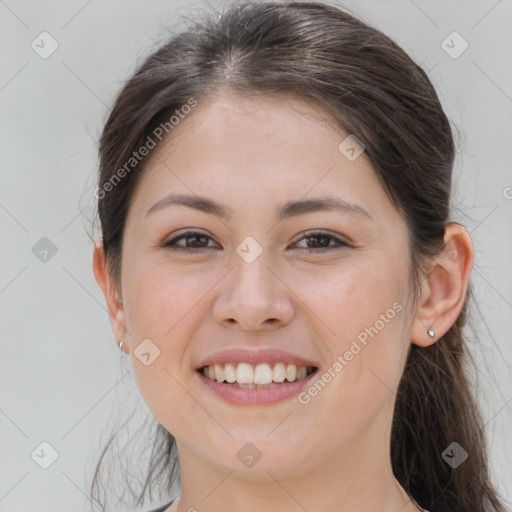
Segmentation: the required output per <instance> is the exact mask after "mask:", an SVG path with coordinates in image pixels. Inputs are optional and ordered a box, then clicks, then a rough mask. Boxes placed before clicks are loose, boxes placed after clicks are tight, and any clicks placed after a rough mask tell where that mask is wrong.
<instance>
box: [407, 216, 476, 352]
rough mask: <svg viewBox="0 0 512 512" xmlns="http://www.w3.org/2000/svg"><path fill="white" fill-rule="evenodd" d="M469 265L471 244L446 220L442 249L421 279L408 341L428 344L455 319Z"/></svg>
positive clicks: (466, 236) (459, 307)
mask: <svg viewBox="0 0 512 512" xmlns="http://www.w3.org/2000/svg"><path fill="white" fill-rule="evenodd" d="M472 265H473V244H472V242H471V238H470V236H469V234H468V232H467V231H466V230H465V229H464V227H463V226H461V225H460V224H457V223H449V224H447V226H446V228H445V236H444V249H443V251H442V253H441V254H439V255H438V256H437V257H436V258H435V259H434V262H433V265H432V267H431V270H430V272H429V274H428V275H427V276H426V277H425V280H424V282H423V288H422V294H421V299H420V301H419V303H418V307H417V310H416V315H415V318H414V321H413V326H412V335H411V341H412V343H414V344H415V345H418V346H421V347H427V346H430V345H432V344H433V343H435V342H436V341H437V340H439V338H441V337H442V336H443V335H444V334H445V333H446V332H447V331H448V330H449V329H450V327H451V326H452V325H453V324H454V323H455V321H456V320H457V317H458V316H459V314H460V312H461V310H462V308H463V306H464V302H465V299H466V292H467V288H468V283H469V276H470V273H471V268H472ZM432 333H433V335H432Z"/></svg>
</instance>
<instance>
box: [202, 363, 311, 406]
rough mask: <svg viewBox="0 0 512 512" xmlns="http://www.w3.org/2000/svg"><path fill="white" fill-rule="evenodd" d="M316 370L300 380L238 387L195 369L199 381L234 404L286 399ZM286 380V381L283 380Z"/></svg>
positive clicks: (294, 394) (297, 391) (294, 393)
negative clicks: (254, 386) (269, 385)
mask: <svg viewBox="0 0 512 512" xmlns="http://www.w3.org/2000/svg"><path fill="white" fill-rule="evenodd" d="M317 372H318V370H315V371H314V372H313V373H311V374H309V375H308V376H307V377H304V378H303V379H301V380H296V381H295V382H288V383H286V384H285V383H283V384H278V385H277V386H274V387H271V388H252V389H251V388H238V387H235V386H232V385H231V384H226V383H224V382H217V381H215V380H211V379H209V378H207V377H205V376H204V375H203V374H202V373H200V372H198V371H196V374H197V376H198V377H199V379H200V381H201V382H202V383H203V384H204V385H205V386H206V387H207V388H208V389H209V390H210V391H212V392H213V393H215V394H216V395H217V396H219V397H220V398H222V399H223V400H225V401H226V402H229V403H232V404H236V405H260V404H261V405H263V404H269V403H275V402H282V401H284V400H288V399H289V398H292V397H294V396H296V395H298V394H299V393H300V391H301V390H302V388H304V387H306V386H307V385H308V384H309V383H310V382H311V380H312V379H313V378H314V377H315V376H316V374H317ZM285 382H286V381H285Z"/></svg>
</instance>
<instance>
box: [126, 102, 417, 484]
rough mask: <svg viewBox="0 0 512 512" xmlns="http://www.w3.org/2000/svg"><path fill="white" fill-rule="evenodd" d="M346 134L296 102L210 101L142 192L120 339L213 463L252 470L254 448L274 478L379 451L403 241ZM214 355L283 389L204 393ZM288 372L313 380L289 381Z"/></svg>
mask: <svg viewBox="0 0 512 512" xmlns="http://www.w3.org/2000/svg"><path fill="white" fill-rule="evenodd" d="M348 135H349V134H348V133H346V132H344V131H343V130H342V129H340V128H339V127H338V126H337V125H336V123H335V120H334V119H333V118H331V117H330V115H329V113H328V112H325V111H322V110H320V109H319V107H317V106H315V105H314V104H312V103H306V102H304V101H303V100H301V99H300V98H298V97H293V96H279V97H278V96H275V97H270V96H269V97H264V98H259V99H257V100H255V99H249V98H243V97H239V96H234V95H227V94H223V95H218V96H216V97H214V98H210V99H208V101H206V100H204V101H203V102H201V101H199V102H198V105H197V107H195V108H194V109H193V111H192V112H191V113H190V114H189V116H188V117H185V119H183V120H181V121H180V123H179V124H178V125H177V126H175V127H174V129H173V131H172V132H171V135H170V136H169V137H168V138H167V139H164V141H163V142H162V143H161V144H160V145H159V146H158V147H157V148H156V149H155V150H154V153H153V154H152V155H151V160H150V161H148V163H147V164H148V165H147V167H146V168H145V170H144V172H143V174H142V175H141V179H140V181H139V183H138V184H137V188H136V190H135V193H134V196H133V198H132V202H131V204H130V210H129V214H128V217H127V221H126V225H125V231H124V242H123V250H122V271H121V275H122V278H121V294H122V297H123V317H122V318H123V321H124V322H125V323H126V329H127V333H126V334H125V336H124V340H125V343H127V345H128V346H129V349H130V355H131V358H132V362H133V367H134V373H135V377H136V380H137V383H138V386H139V387H140V391H141V394H142V396H143V398H144V400H145V401H146V403H147V405H148V407H149V408H150V409H151V411H152V412H153V414H154V415H155V417H156V418H157V419H158V420H159V421H160V422H161V423H162V424H163V425H164V426H165V427H166V428H167V429H168V430H169V431H170V432H171V433H172V434H173V435H174V436H175V437H176V438H177V441H178V446H179V448H180V449H181V450H182V453H185V452H187V453H189V454H190V457H196V458H197V459H201V460H202V461H203V462H204V463H205V464H211V465H219V466H222V467H225V468H230V469H233V470H238V471H242V472H243V471H247V472H249V471H250V469H249V468H250V464H251V463H250V460H252V459H250V457H251V456H256V458H258V457H259V456H260V455H261V459H260V460H259V461H257V464H258V465H257V468H258V469H261V470H262V471H264V470H266V471H274V472H275V474H279V472H280V471H283V472H285V471H286V468H289V467H291V461H293V467H294V468H299V469H301V470H307V469H308V468H311V467H312V466H314V465H318V466H320V465H324V466H325V464H326V461H328V460H331V459H332V458H333V455H335V454H336V452H339V453H341V452H343V453H344V454H345V455H347V454H350V453H353V454H354V455H353V456H354V461H353V464H357V454H358V453H359V454H361V453H363V452H362V451H361V450H363V451H364V453H367V454H373V455H376V454H377V453H380V454H382V456H387V454H388V452H389V444H388V443H389V432H390V422H391V416H392V410H393V403H394V396H395V391H396V388H397V386H398V382H399V379H400V377H401V374H402V371H403V366H404V363H405V359H406V355H407V350H408V348H409V344H410V339H411V337H410V335H411V318H408V317H407V313H406V311H407V306H408V304H410V302H411V300H412V298H411V289H410V285H409V270H410V267H409V258H410V256H409V249H408V236H407V230H406V224H405V221H404V219H403V218H402V217H401V216H400V215H399V213H398V212H397V211H396V209H395V208H394V207H393V205H392V203H391V201H390V199H389V198H388V196H387V195H386V193H385V191H384V189H383V188H382V186H381V185H380V184H379V182H378V179H377V176H376V174H375V171H374V170H373V168H372V165H371V163H370V161H369V159H368V158H367V156H366V154H365V153H364V151H363V152H362V154H361V155H360V156H359V157H357V158H354V157H355V156H356V155H357V150H358V149H359V148H358V147H357V146H355V145H354V143H353V142H352V143H351V142H350V140H349V141H345V142H344V143H343V144H341V143H342V142H343V141H344V140H345V139H346V137H347V136H348ZM340 144H341V149H340ZM350 147H352V148H354V151H351V150H350ZM170 195H173V196H177V195H180V196H186V197H188V198H190V199H191V200H193V199H198V197H201V198H206V199H207V200H209V201H213V202H215V203H218V205H219V206H220V207H221V209H222V210H223V212H224V213H225V215H223V216H221V215H220V211H217V210H215V209H214V208H211V207H210V208H203V209H198V208H194V207H193V206H191V205H190V204H189V205H188V206H187V205H183V204H176V203H173V202H172V201H170V200H165V199H164V198H166V197H168V196H170ZM326 198H330V199H331V202H330V203H327V206H329V205H330V207H326V206H324V207H323V208H321V207H319V206H318V204H319V203H315V202H311V203H305V204H303V205H302V207H301V205H300V204H298V205H295V206H293V205H292V206H291V204H292V203H293V202H299V203H300V202H304V201H312V200H315V199H326ZM162 200H163V202H162ZM155 204H158V206H155V207H154V208H152V207H153V206H154V205H155ZM204 204H205V203H203V206H204ZM308 204H309V206H308ZM335 204H337V205H338V206H334V205H335ZM343 204H344V205H345V207H343V206H340V205H343ZM346 205H352V207H347V206H346ZM150 210H151V211H150ZM148 212H149V213H148ZM185 234H186V235H187V236H183V235H185ZM143 340H144V341H143ZM225 351H228V352H225ZM143 354H144V355H143ZM208 362H211V363H215V362H217V363H218V364H219V365H220V366H219V368H220V369H224V370H225V373H224V377H225V378H226V379H228V378H231V379H232V378H233V377H229V375H231V371H232V370H231V368H230V367H229V366H228V367H227V368H226V367H225V366H224V364H231V366H232V367H233V371H234V372H235V377H238V379H239V380H241V381H242V383H243V382H246V381H244V379H247V381H250V382H252V381H253V378H254V377H253V375H252V374H251V371H252V372H256V374H257V375H259V377H258V379H259V378H260V377H261V379H262V382H265V379H268V377H269V375H270V378H273V379H274V380H280V379H281V380H282V378H283V372H284V375H285V377H284V378H285V380H284V382H281V383H276V384H275V385H273V386H271V387H263V388H254V387H238V386H236V384H233V383H227V382H224V383H214V382H213V381H212V380H211V379H210V378H209V377H205V376H204V375H203V374H202V373H200V371H198V370H197V369H198V368H201V367H203V366H204V365H205V364H207V363H208ZM238 363H245V364H242V365H240V366H239V365H238ZM266 363H268V366H267V364H266ZM279 363H282V364H279ZM292 363H296V366H297V368H300V367H301V366H305V367H306V370H305V371H306V372H308V375H307V376H306V377H304V378H301V379H299V380H294V378H293V371H294V369H293V368H294V367H293V366H291V364H292ZM288 365H290V366H289V367H288ZM276 366H277V368H276ZM312 367H314V368H313V373H310V372H311V369H312ZM214 368H215V367H214ZM237 370H238V376H237V375H236V371H237ZM269 370H270V374H269ZM287 370H288V372H289V373H288V374H287V373H286V371H287ZM207 372H208V370H207ZM298 372H299V374H298V376H299V377H303V376H304V370H298ZM212 376H213V373H212ZM216 377H217V374H215V378H216ZM287 377H289V378H290V380H291V382H289V381H288V380H287ZM205 433H206V434H205ZM248 443H252V445H250V444H248ZM348 456H350V455H348ZM180 460H181V454H180ZM366 462H367V461H365V463H366ZM254 474H255V473H254V472H253V473H251V475H254Z"/></svg>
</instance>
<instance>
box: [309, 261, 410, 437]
mask: <svg viewBox="0 0 512 512" xmlns="http://www.w3.org/2000/svg"><path fill="white" fill-rule="evenodd" d="M383 275H386V280H387V281H386V282H383V281H382V276H383ZM316 283H317V284H318V280H316ZM397 283H398V284H397ZM320 284H321V285H322V286H320V287H317V288H313V287H312V288H311V292H310V293H309V297H310V301H308V306H309V307H310V308H311V309H312V310H313V311H315V313H316V312H318V316H319V317H320V320H321V323H322V325H323V327H322V340H323V342H324V345H325V346H326V347H327V348H328V349H329V352H330V355H329V358H330V362H328V363H327V364H328V368H327V371H325V372H323V374H321V375H319V377H318V380H322V376H324V380H322V383H320V382H319V383H318V385H317V386H316V388H317V389H319V390H320V391H317V390H316V389H311V393H312V394H314V395H315V397H311V403H312V404H313V403H314V402H315V401H316V402H317V404H318V405H319V406H320V403H321V402H323V403H329V404H331V405H332V408H329V412H328V414H329V415H334V416H337V417H338V420H337V421H334V424H336V425H337V427H336V428H342V429H345V434H346V436H347V437H350V436H351V435H353V434H354V432H357V431H358V430H360V429H361V427H362V426H363V425H364V424H367V423H368V422H370V421H372V419H374V418H375V416H376V415H377V414H378V413H379V411H380V410H381V409H382V407H383V406H384V405H385V404H386V403H388V401H389V400H390V399H392V398H393V397H394V395H395V393H396V388H397V386H398V383H399V380H400V376H401V373H402V370H403V364H404V362H405V355H406V354H405V351H406V348H407V343H405V340H404V337H403V336H404V333H403V330H404V325H406V322H405V319H404V315H405V307H404V304H403V297H404V296H405V294H404V293H403V292H404V290H402V289H401V286H403V285H402V284H401V281H400V278H399V277H398V276H392V275H390V274H389V270H388V272H387V274H386V273H384V270H383V269H380V268H378V267H377V266H375V267H374V269H373V270H370V269H369V267H368V266H365V267H364V268H362V267H360V268H358V267H352V268H351V269H350V270H349V271H348V270H347V271H346V272H338V273H332V274H331V279H330V280H329V281H328V282H327V281H325V282H322V280H321V281H320ZM326 290H328V292H327V293H326ZM302 293H305V289H303V292H302ZM326 374H328V375H326ZM325 381H327V382H325ZM313 385H314V383H313ZM306 391H307V390H306ZM324 393H325V395H324ZM316 396H318V398H316ZM320 407H321V406H320ZM321 411H325V409H323V408H322V409H321ZM320 414H322V412H320ZM342 437H343V436H342ZM340 439H341V438H340Z"/></svg>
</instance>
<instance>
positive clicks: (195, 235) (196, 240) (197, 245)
mask: <svg viewBox="0 0 512 512" xmlns="http://www.w3.org/2000/svg"><path fill="white" fill-rule="evenodd" d="M190 239H191V240H192V241H193V242H192V247H187V246H185V247H183V246H181V245H178V244H177V242H179V241H180V240H185V245H186V244H187V241H188V240H190ZM205 239H206V240H207V239H210V240H211V237H210V236H208V235H205V234H204V233H200V232H198V231H187V232H186V233H183V234H181V235H180V236H178V237H176V238H173V239H172V240H170V241H169V242H166V243H165V244H164V245H163V247H167V248H168V249H170V250H171V251H182V252H197V251H198V250H200V249H205V248H206V247H204V246H202V245H201V244H202V243H203V242H204V240H205Z"/></svg>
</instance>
